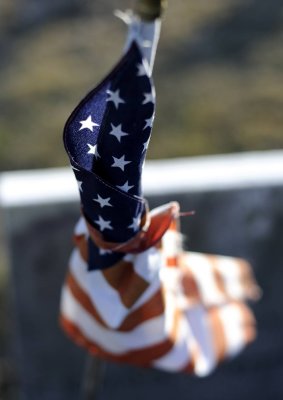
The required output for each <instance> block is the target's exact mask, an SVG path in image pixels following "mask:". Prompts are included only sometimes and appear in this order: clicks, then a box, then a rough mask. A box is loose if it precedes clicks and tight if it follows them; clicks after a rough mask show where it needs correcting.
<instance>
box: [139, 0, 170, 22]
mask: <svg viewBox="0 0 283 400" xmlns="http://www.w3.org/2000/svg"><path fill="white" fill-rule="evenodd" d="M166 3H167V2H166V0H137V1H136V3H135V7H134V12H135V13H136V14H137V15H139V16H140V18H141V19H142V20H144V21H153V20H155V19H156V18H159V17H161V14H162V12H163V10H164V9H165V7H166Z"/></svg>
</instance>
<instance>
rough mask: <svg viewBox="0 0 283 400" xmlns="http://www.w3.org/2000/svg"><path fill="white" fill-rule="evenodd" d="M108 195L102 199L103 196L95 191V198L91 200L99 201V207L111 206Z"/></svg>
mask: <svg viewBox="0 0 283 400" xmlns="http://www.w3.org/2000/svg"><path fill="white" fill-rule="evenodd" d="M110 200H111V198H110V197H107V198H106V199H104V198H103V197H101V196H100V195H99V194H98V193H97V199H93V201H97V203H99V205H100V207H101V208H103V207H106V206H108V207H113V206H112V204H110Z"/></svg>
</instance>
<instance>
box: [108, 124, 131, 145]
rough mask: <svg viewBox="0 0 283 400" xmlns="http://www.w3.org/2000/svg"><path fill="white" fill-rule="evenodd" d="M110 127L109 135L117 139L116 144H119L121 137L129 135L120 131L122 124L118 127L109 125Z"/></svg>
mask: <svg viewBox="0 0 283 400" xmlns="http://www.w3.org/2000/svg"><path fill="white" fill-rule="evenodd" d="M111 127H112V131H111V132H109V134H110V135H113V136H115V137H116V138H117V139H118V142H121V137H122V136H128V135H129V134H128V133H126V132H123V131H122V124H120V125H118V126H115V125H113V124H111Z"/></svg>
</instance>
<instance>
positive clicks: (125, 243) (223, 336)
mask: <svg viewBox="0 0 283 400" xmlns="http://www.w3.org/2000/svg"><path fill="white" fill-rule="evenodd" d="M148 65H149V64H148V62H147V60H146V59H144V57H143V54H142V51H141V49H140V43H138V42H136V41H135V40H133V41H132V44H131V45H130V46H129V48H128V50H127V52H126V54H125V55H124V56H123V58H122V59H121V61H120V62H119V63H118V65H117V66H116V68H114V70H113V71H112V72H111V73H110V74H109V75H108V76H107V77H106V78H105V79H104V80H103V82H102V83H101V84H100V85H99V86H98V87H97V88H95V89H94V90H92V91H91V92H90V93H89V94H88V95H87V96H86V97H85V98H84V99H83V100H82V102H81V103H80V104H79V105H78V107H77V108H76V109H75V110H74V112H73V113H72V114H71V116H70V118H69V119H68V121H67V123H66V126H65V132H64V142H65V148H66V151H67V153H68V155H69V158H70V162H71V166H72V168H73V171H74V174H75V177H76V180H77V183H78V188H79V193H80V197H81V210H82V216H81V218H80V220H79V222H78V224H77V226H76V227H75V232H74V242H75V248H74V250H73V253H72V255H71V258H70V262H69V271H68V274H67V278H66V281H65V283H64V286H63V290H62V300H61V317H60V320H61V325H62V327H63V328H64V330H65V331H66V333H67V334H68V335H69V336H70V337H71V338H72V339H73V340H74V341H75V342H76V343H77V344H79V345H81V346H84V347H85V348H86V349H87V350H88V351H89V352H90V353H92V354H94V355H97V356H100V357H103V358H105V359H108V360H112V361H118V362H125V363H131V364H134V365H138V366H143V367H154V368H160V369H163V370H166V371H174V372H188V373H194V374H196V375H199V376H203V375H206V374H208V373H210V372H211V371H212V370H213V369H214V368H215V366H216V365H218V363H219V362H220V361H222V360H223V359H225V358H226V357H231V356H234V355H235V354H237V353H238V352H239V351H240V350H242V349H243V347H244V346H245V345H246V344H247V343H249V342H251V341H252V340H253V339H254V337H255V321H254V317H253V315H252V313H251V311H250V309H249V308H248V307H247V306H246V305H245V303H244V301H245V300H247V299H255V298H256V297H257V295H258V287H257V285H256V283H255V281H254V278H253V276H252V272H251V269H250V266H249V265H248V264H247V263H246V262H245V261H243V260H240V259H234V258H231V257H223V256H217V255H205V254H200V253H193V252H189V253H188V252H186V251H184V250H183V249H182V242H181V235H180V233H179V226H178V220H179V215H180V214H179V205H178V203H176V202H172V203H169V204H166V205H164V206H161V207H159V208H157V209H155V210H152V211H149V210H148V207H147V203H146V200H145V199H144V198H143V195H142V188H141V175H142V169H143V163H144V159H145V155H146V150H147V147H148V143H149V139H150V134H151V129H152V125H153V120H154V107H155V106H154V104H155V90H154V87H153V83H152V80H151V78H150V72H149V66H148Z"/></svg>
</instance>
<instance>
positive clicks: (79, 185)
mask: <svg viewBox="0 0 283 400" xmlns="http://www.w3.org/2000/svg"><path fill="white" fill-rule="evenodd" d="M77 184H78V188H79V191H80V192H82V191H83V188H82V184H83V182H82V181H77Z"/></svg>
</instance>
